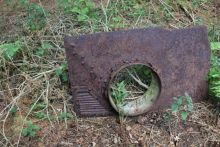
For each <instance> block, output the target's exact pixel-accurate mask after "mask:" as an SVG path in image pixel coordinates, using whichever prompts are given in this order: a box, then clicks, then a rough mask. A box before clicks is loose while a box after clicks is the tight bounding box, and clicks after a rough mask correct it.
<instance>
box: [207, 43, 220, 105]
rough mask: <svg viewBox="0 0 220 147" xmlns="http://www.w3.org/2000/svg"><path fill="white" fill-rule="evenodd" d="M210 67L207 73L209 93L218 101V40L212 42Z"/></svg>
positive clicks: (219, 49)
mask: <svg viewBox="0 0 220 147" xmlns="http://www.w3.org/2000/svg"><path fill="white" fill-rule="evenodd" d="M211 49H212V58H211V62H212V67H211V69H210V71H209V74H208V82H209V93H210V95H211V96H212V97H214V99H215V100H217V101H220V57H219V56H218V52H219V51H220V42H212V43H211Z"/></svg>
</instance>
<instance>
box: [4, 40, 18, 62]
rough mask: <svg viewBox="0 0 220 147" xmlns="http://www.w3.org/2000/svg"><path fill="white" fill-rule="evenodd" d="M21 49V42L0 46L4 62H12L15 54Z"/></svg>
mask: <svg viewBox="0 0 220 147" xmlns="http://www.w3.org/2000/svg"><path fill="white" fill-rule="evenodd" d="M21 49H22V42H21V41H16V42H15V43H4V44H2V45H0V51H1V50H2V52H3V57H4V58H5V59H6V60H13V58H14V57H15V56H16V55H17V53H18V52H19V51H20V50H21Z"/></svg>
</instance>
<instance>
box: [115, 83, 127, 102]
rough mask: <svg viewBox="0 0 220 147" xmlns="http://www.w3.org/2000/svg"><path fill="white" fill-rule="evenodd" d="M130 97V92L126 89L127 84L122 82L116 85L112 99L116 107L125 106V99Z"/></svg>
mask: <svg viewBox="0 0 220 147" xmlns="http://www.w3.org/2000/svg"><path fill="white" fill-rule="evenodd" d="M127 96H128V92H127V90H126V88H125V82H124V81H121V82H120V83H117V84H116V89H113V92H112V97H113V98H114V99H115V101H116V105H120V104H123V102H124V98H125V97H127Z"/></svg>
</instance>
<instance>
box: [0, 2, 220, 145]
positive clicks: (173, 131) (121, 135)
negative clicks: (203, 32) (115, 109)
mask: <svg viewBox="0 0 220 147" xmlns="http://www.w3.org/2000/svg"><path fill="white" fill-rule="evenodd" d="M14 2H15V3H14ZM16 2H18V1H12V0H0V45H1V44H4V43H11V42H15V41H16V40H19V39H20V40H22V42H23V49H22V50H21V51H20V52H19V53H18V54H17V55H16V58H14V59H13V60H12V61H10V60H5V59H4V57H3V54H2V52H1V50H0V146H19V147H20V146H25V147H26V146H30V147H35V146H36V147H48V146H51V147H56V146H57V147H67V146H69V147H105V146H106V147H108V146H112V147H139V146H140V147H148V146H149V147H154V146H155V147H175V146H178V147H189V146H192V147H198V146H199V147H219V146H220V120H219V119H218V118H219V112H218V109H219V107H218V106H216V105H215V103H214V104H213V102H212V103H211V102H210V101H204V102H200V103H194V104H193V105H194V111H193V113H192V114H191V115H190V116H189V118H188V119H187V121H186V122H184V121H182V120H181V117H180V116H179V115H178V114H175V113H171V110H170V109H167V110H163V111H160V112H149V113H147V114H145V115H142V116H138V117H128V118H124V117H122V118H120V119H119V116H111V117H94V118H79V117H76V116H75V113H74V111H73V107H74V106H73V104H72V103H71V102H70V101H69V100H70V99H71V98H72V97H71V92H70V87H69V83H68V82H67V83H65V82H63V80H62V76H63V73H64V72H65V71H62V72H63V73H62V74H61V75H58V76H57V74H56V71H57V69H58V68H60V67H62V65H63V63H65V51H64V47H63V37H64V35H67V34H71V35H80V34H90V33H94V32H104V31H114V30H124V29H133V28H144V27H145V28H146V27H149V26H162V27H165V28H167V29H178V28H186V27H191V26H195V25H205V26H207V28H208V31H209V39H210V41H220V2H219V0H214V1H206V0H192V1H182V3H178V2H177V1H172V0H166V1H162V0H157V1H152V0H149V1H147V2H146V1H144V0H131V1H128V0H122V1H118V0H112V1H111V0H103V1H98V0H96V1H95V12H98V14H96V13H94V16H93V15H91V16H90V18H89V20H88V21H84V22H81V21H80V20H79V19H80V18H78V17H77V16H79V15H76V14H73V13H66V12H64V10H63V9H61V8H58V6H57V3H56V1H55V0H50V1H46V0H42V1H40V0H34V1H32V0H31V2H36V3H38V4H39V5H40V6H42V7H43V8H44V10H45V11H47V12H48V13H49V15H47V17H46V21H47V24H46V26H45V27H44V28H42V29H41V30H38V31H30V30H29V29H28V25H27V18H28V16H29V15H30V14H28V13H27V12H26V10H25V9H24V8H23V7H22V6H20V5H18V4H17V3H16ZM72 7H74V6H72ZM90 13H93V11H92V12H90ZM86 15H90V14H87V13H86ZM118 16H120V17H118ZM42 19H43V18H42ZM45 42H49V43H50V44H51V45H52V46H53V47H51V48H48V49H47V50H46V51H44V54H43V55H41V56H38V55H36V54H35V53H36V51H37V50H38V48H39V47H41V44H43V43H45ZM42 105H43V106H42ZM34 106H36V107H38V108H36V109H35V107H34ZM14 107H16V110H15V111H14V112H13V111H12V110H14ZM41 107H43V109H42V110H41ZM38 112H43V113H40V114H42V115H43V116H39V115H37V114H38ZM168 114H170V115H169V117H167V115H168ZM50 118H51V119H50ZM120 120H121V121H120ZM27 121H31V122H33V123H34V124H36V125H39V126H40V128H41V129H40V130H39V131H37V132H36V134H35V136H34V137H31V136H24V135H22V133H21V131H22V129H23V128H26V127H27V126H26V122H27Z"/></svg>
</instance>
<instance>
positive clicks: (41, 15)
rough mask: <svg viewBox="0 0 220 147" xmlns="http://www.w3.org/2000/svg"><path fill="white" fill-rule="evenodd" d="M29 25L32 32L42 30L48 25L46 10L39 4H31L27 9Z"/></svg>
mask: <svg viewBox="0 0 220 147" xmlns="http://www.w3.org/2000/svg"><path fill="white" fill-rule="evenodd" d="M27 13H28V18H27V25H28V28H29V29H30V30H31V31H36V30H41V29H42V28H44V27H45V26H46V24H47V19H46V13H45V11H44V8H43V7H41V6H40V5H38V4H35V3H32V4H29V6H28V8H27Z"/></svg>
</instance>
